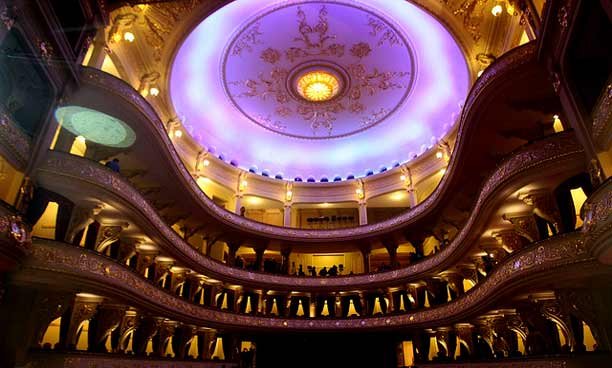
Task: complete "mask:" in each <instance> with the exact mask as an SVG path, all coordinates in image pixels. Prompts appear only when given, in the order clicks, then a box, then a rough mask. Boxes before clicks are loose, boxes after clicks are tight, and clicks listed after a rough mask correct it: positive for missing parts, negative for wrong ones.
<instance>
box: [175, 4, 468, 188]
mask: <svg viewBox="0 0 612 368" xmlns="http://www.w3.org/2000/svg"><path fill="white" fill-rule="evenodd" d="M262 5H263V6H262ZM170 84H171V96H172V101H173V103H174V107H175V110H176V113H177V116H180V117H182V119H183V123H184V124H185V125H187V126H188V128H189V129H193V132H194V135H197V136H199V137H202V140H201V142H200V143H201V144H202V145H204V146H206V147H209V146H215V147H217V148H218V150H219V151H221V152H224V153H226V156H227V157H226V160H227V161H228V162H229V161H233V162H237V163H239V164H240V166H241V167H243V168H244V169H245V170H247V168H249V167H252V166H257V167H265V168H268V169H269V170H271V171H272V172H283V173H284V175H283V178H284V179H286V180H293V178H295V177H298V176H299V177H310V176H312V177H317V178H320V177H328V178H329V177H334V174H335V173H338V172H355V173H356V174H357V176H363V175H365V173H366V171H367V169H368V168H371V167H381V166H382V167H393V166H394V162H398V161H399V162H405V161H408V160H409V159H410V157H409V156H408V152H411V151H419V149H420V147H421V146H423V145H430V144H431V139H432V137H436V138H439V137H441V136H443V135H444V134H445V133H446V131H445V128H446V127H449V126H452V125H453V124H454V123H455V121H454V119H455V118H456V117H457V116H458V115H459V112H460V109H461V104H462V103H463V101H464V100H465V96H466V94H467V90H468V84H469V73H468V69H467V66H466V62H465V58H464V56H463V53H462V52H461V50H460V48H459V46H458V45H457V43H456V41H455V40H454V38H453V37H452V36H451V35H450V33H449V32H448V31H447V30H446V29H445V28H444V27H443V26H442V25H441V24H440V23H439V22H438V21H437V20H436V19H434V18H433V17H432V16H431V15H429V14H428V13H426V12H425V11H423V10H422V9H420V8H418V7H416V6H414V5H412V4H409V3H407V2H404V1H388V0H370V1H368V4H367V5H365V4H362V3H361V2H357V1H353V0H351V1H349V0H339V1H334V2H323V1H321V2H317V1H293V2H287V1H267V2H265V1H261V0H238V1H235V2H232V3H230V4H228V5H226V6H224V7H223V8H221V9H220V10H218V11H217V12H215V13H213V14H212V15H210V16H209V17H207V18H206V19H205V20H203V21H202V22H201V23H200V24H199V25H198V26H197V27H196V28H195V29H194V30H193V32H192V33H191V34H190V35H189V36H188V37H187V39H186V40H185V41H184V43H183V44H182V45H181V46H180V48H179V50H178V52H177V54H176V59H175V61H174V64H173V67H172V74H171V80H170Z"/></svg>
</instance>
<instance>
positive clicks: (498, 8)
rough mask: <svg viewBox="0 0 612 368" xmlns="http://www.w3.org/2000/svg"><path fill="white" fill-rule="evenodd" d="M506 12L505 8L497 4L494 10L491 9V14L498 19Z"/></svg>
mask: <svg viewBox="0 0 612 368" xmlns="http://www.w3.org/2000/svg"><path fill="white" fill-rule="evenodd" d="M503 11H504V8H502V6H501V5H499V4H497V5H495V6H494V7H493V9H491V14H493V16H494V17H497V16H498V15H500V14H501V13H502V12H503Z"/></svg>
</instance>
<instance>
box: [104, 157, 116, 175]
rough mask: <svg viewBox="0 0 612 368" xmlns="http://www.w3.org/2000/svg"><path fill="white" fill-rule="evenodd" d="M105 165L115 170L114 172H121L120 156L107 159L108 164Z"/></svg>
mask: <svg viewBox="0 0 612 368" xmlns="http://www.w3.org/2000/svg"><path fill="white" fill-rule="evenodd" d="M104 166H106V167H108V168H109V169H111V170H113V171H114V172H119V170H120V167H119V159H118V158H114V159H112V160H111V161H106V164H105V165H104Z"/></svg>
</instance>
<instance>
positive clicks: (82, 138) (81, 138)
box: [75, 135, 86, 143]
mask: <svg viewBox="0 0 612 368" xmlns="http://www.w3.org/2000/svg"><path fill="white" fill-rule="evenodd" d="M75 139H76V140H77V141H79V142H81V143H85V140H86V139H85V137H83V136H82V135H79V136H77V137H76V138H75Z"/></svg>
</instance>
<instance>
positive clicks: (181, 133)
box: [174, 129, 183, 138]
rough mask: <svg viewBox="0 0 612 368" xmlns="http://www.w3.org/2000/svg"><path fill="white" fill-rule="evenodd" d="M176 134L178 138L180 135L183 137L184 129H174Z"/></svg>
mask: <svg viewBox="0 0 612 368" xmlns="http://www.w3.org/2000/svg"><path fill="white" fill-rule="evenodd" d="M174 136H175V137H176V138H180V137H182V136H183V131H182V130H180V129H177V130H175V131H174Z"/></svg>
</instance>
